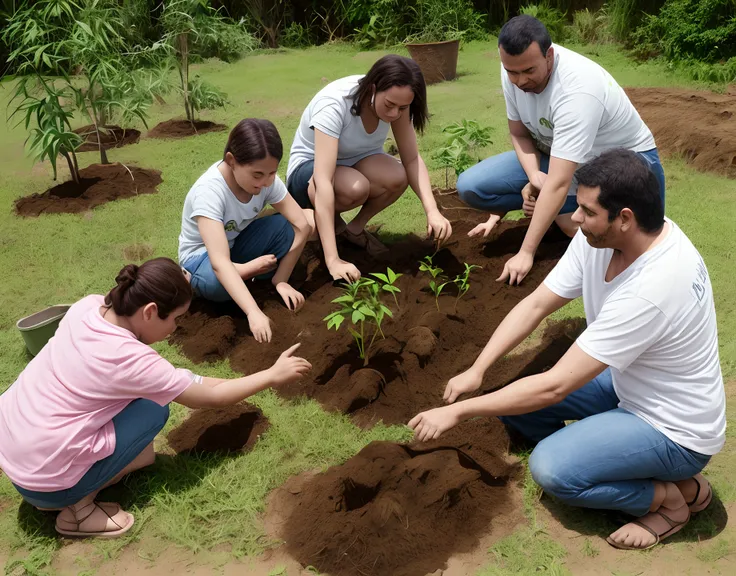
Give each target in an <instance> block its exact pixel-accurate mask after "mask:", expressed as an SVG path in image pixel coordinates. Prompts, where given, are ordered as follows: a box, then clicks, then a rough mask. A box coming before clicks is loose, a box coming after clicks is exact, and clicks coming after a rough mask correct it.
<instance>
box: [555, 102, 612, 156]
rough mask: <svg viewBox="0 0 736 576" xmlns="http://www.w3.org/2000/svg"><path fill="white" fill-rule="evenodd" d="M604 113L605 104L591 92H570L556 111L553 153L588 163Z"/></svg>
mask: <svg viewBox="0 0 736 576" xmlns="http://www.w3.org/2000/svg"><path fill="white" fill-rule="evenodd" d="M603 112H604V107H603V104H602V103H601V101H600V100H599V99H598V98H596V97H595V96H593V95H591V94H581V93H571V94H568V95H566V96H565V97H564V99H563V100H562V101H561V102H560V103H559V104H558V105H557V106H556V107H555V109H554V111H553V113H552V122H553V124H554V130H553V135H552V150H551V152H550V156H554V157H555V158H561V159H562V160H569V161H570V162H577V163H578V164H581V163H582V162H584V161H585V156H586V155H587V154H588V153H589V152H590V150H591V149H592V148H593V144H594V143H595V137H596V136H597V135H598V129H599V128H600V125H601V118H603Z"/></svg>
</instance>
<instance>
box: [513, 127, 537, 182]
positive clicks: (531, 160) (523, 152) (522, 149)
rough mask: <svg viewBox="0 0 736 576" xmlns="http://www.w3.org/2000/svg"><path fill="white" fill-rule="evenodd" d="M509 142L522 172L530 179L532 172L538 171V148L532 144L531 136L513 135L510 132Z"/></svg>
mask: <svg viewBox="0 0 736 576" xmlns="http://www.w3.org/2000/svg"><path fill="white" fill-rule="evenodd" d="M511 142H512V143H513V145H514V151H515V152H516V157H517V158H518V159H519V163H520V164H521V167H522V168H523V169H524V173H525V174H526V176H527V178H528V179H529V180H531V178H532V174H534V173H535V172H539V170H540V166H541V165H540V156H539V150H537V147H536V145H535V144H534V139H533V138H532V137H531V136H514V135H513V134H512V135H511Z"/></svg>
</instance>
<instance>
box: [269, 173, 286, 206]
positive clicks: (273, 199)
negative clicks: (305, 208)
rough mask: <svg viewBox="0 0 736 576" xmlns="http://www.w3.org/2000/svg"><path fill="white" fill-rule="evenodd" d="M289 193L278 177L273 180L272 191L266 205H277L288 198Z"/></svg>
mask: <svg viewBox="0 0 736 576" xmlns="http://www.w3.org/2000/svg"><path fill="white" fill-rule="evenodd" d="M288 193H289V191H288V190H287V189H286V186H284V183H283V181H282V180H281V178H279V177H278V175H277V176H276V177H275V178H274V180H273V184H272V185H271V191H270V193H269V195H268V198H266V203H267V204H277V203H278V202H281V201H282V200H283V199H284V198H286V195H287V194H288Z"/></svg>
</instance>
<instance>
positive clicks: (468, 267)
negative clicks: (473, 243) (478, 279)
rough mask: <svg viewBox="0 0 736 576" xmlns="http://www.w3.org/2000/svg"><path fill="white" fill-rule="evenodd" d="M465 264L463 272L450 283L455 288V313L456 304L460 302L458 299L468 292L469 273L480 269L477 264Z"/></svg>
mask: <svg viewBox="0 0 736 576" xmlns="http://www.w3.org/2000/svg"><path fill="white" fill-rule="evenodd" d="M464 264H465V272H463V273H462V274H458V275H457V276H456V277H455V279H454V280H453V281H452V282H453V284H455V286H457V297H456V298H455V312H457V303H458V302H459V301H460V298H462V297H463V296H465V294H466V293H467V292H468V290H470V281H469V280H470V273H471V272H472V271H473V270H475V269H476V268H480V266H478V265H477V264H468V263H467V262H465V263H464Z"/></svg>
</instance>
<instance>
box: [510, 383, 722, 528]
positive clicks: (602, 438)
mask: <svg viewBox="0 0 736 576" xmlns="http://www.w3.org/2000/svg"><path fill="white" fill-rule="evenodd" d="M618 402H619V400H618V398H617V397H616V393H615V391H614V389H613V380H612V379H611V370H610V369H606V370H604V371H603V372H602V373H601V374H600V375H599V376H597V377H596V378H594V379H593V380H591V381H590V382H588V383H587V384H586V385H585V386H583V387H582V388H580V389H579V390H576V391H575V392H573V393H572V394H570V395H569V396H568V397H567V398H565V399H564V400H563V401H562V402H560V403H559V404H555V405H554V406H549V407H547V408H543V409H542V410H538V411H536V412H532V413H531V414H523V415H520V416H507V417H504V418H501V420H502V421H503V423H504V424H506V425H507V426H508V427H509V428H511V429H513V430H515V431H516V432H518V433H520V434H521V435H522V436H524V437H526V438H528V439H529V440H531V441H535V442H539V444H537V446H536V448H535V449H534V451H533V452H532V455H531V457H530V458H529V470H530V471H531V474H532V477H533V478H534V481H535V482H536V483H537V484H539V485H540V486H541V487H542V488H543V489H544V491H545V492H547V493H548V494H551V495H552V496H555V497H556V498H559V499H560V500H562V501H563V502H565V503H566V504H569V505H571V506H580V507H583V508H598V509H605V510H621V511H622V512H626V513H628V514H631V515H633V516H643V515H644V514H646V513H647V512H648V511H649V507H650V506H651V504H652V500H653V499H654V482H653V481H654V480H661V481H666V482H677V481H679V480H685V479H687V478H690V477H692V476H694V475H695V474H697V473H698V472H700V471H701V470H702V469H703V468H705V465H706V464H707V463H708V461H709V460H710V456H707V455H705V454H700V453H698V452H694V451H693V450H688V449H687V448H684V447H683V446H680V445H679V444H677V443H675V442H673V441H672V440H670V439H669V438H667V436H665V435H664V434H662V433H661V432H660V431H658V430H657V429H656V428H654V427H653V426H651V425H650V424H648V423H647V422H646V421H645V420H643V419H641V418H639V417H638V416H635V415H634V414H632V413H631V412H628V411H626V410H624V409H623V408H618ZM565 420H577V422H574V423H572V424H569V425H567V426H565V423H564V421H565Z"/></svg>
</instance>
